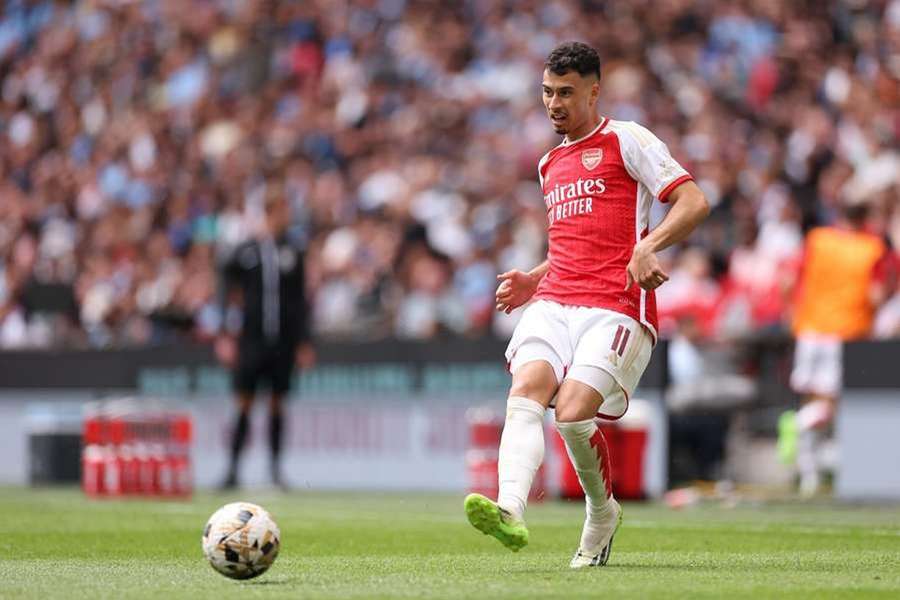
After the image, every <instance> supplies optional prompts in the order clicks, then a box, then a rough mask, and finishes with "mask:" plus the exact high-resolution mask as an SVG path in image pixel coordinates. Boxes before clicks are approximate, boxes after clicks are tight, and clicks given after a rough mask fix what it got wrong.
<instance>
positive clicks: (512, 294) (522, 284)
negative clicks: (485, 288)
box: [496, 259, 550, 314]
mask: <svg viewBox="0 0 900 600" xmlns="http://www.w3.org/2000/svg"><path fill="white" fill-rule="evenodd" d="M549 269H550V261H549V259H548V260H545V261H544V262H542V263H541V264H539V265H538V266H536V267H535V268H533V269H532V270H530V271H528V272H527V273H525V272H523V271H519V270H518V269H513V270H512V271H507V272H506V273H500V274H499V275H497V279H499V280H500V285H498V286H497V293H496V300H497V310H498V311H500V312H505V313H506V314H509V313H511V312H512V311H513V310H515V309H517V308H519V307H520V306H522V305H523V304H525V303H526V302H528V301H529V300H530V299H531V297H532V296H534V293H535V292H536V291H537V288H538V284H539V283H540V282H541V279H543V277H544V275H546V274H547V271H548V270H549Z"/></svg>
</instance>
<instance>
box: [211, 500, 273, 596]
mask: <svg viewBox="0 0 900 600" xmlns="http://www.w3.org/2000/svg"><path fill="white" fill-rule="evenodd" d="M202 543H203V554H205V555H206V559H207V560H208V561H209V564H210V565H212V568H213V569H215V570H216V571H218V572H219V573H221V574H222V575H224V576H226V577H231V578H232V579H250V578H251V577H256V576H257V575H262V574H263V573H265V572H266V571H267V570H268V569H269V567H271V566H272V563H273V562H275V558H276V557H277V556H278V550H279V549H280V547H281V532H280V531H279V530H278V525H276V524H275V521H274V520H272V517H271V516H270V515H269V513H268V512H266V510H265V509H263V508H262V507H261V506H257V505H256V504H250V503H249V502H232V503H231V504H226V505H225V506H223V507H222V508H220V509H219V510H217V511H216V512H214V513H213V515H212V516H211V517H210V518H209V521H207V522H206V527H204V528H203V539H202Z"/></svg>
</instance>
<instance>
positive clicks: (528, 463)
mask: <svg viewBox="0 0 900 600" xmlns="http://www.w3.org/2000/svg"><path fill="white" fill-rule="evenodd" d="M542 89H543V100H544V106H545V107H546V109H547V116H548V117H549V119H550V122H551V123H552V125H553V128H554V130H555V131H556V133H558V134H561V135H563V136H565V137H564V139H563V141H562V143H561V144H560V145H559V146H557V147H556V148H553V149H552V150H550V152H548V153H547V154H546V155H545V156H544V157H543V158H542V159H541V161H540V163H539V164H538V174H539V179H540V184H541V190H542V192H543V196H544V203H545V205H546V209H547V219H548V221H549V226H548V235H549V252H548V254H547V260H546V261H544V262H543V263H542V264H540V265H538V266H537V267H535V268H534V269H532V270H531V271H529V272H527V273H526V272H522V271H518V270H513V271H509V272H506V273H503V274H501V275H499V276H498V279H499V280H500V281H501V283H500V284H499V287H498V288H497V294H496V296H497V310H499V311H503V312H506V313H509V312H510V311H512V310H514V309H516V308H518V307H520V306H522V305H524V304H525V303H527V302H529V301H530V300H535V302H533V303H532V304H531V305H530V306H529V307H528V308H527V309H526V310H525V312H524V314H523V315H522V319H521V321H520V322H519V324H518V326H517V327H516V329H515V331H514V332H513V336H512V339H511V341H510V343H509V347H508V349H507V351H506V358H507V360H508V362H509V366H510V372H511V373H512V386H511V388H510V392H509V398H508V399H507V404H506V406H507V409H506V424H505V427H504V429H503V436H502V438H501V441H500V455H499V467H498V470H499V480H500V489H499V497H498V498H497V501H496V502H494V501H492V500H490V499H488V498H485V497H484V496H481V495H478V494H471V495H469V496H468V497H467V498H466V501H465V510H466V514H467V516H468V519H469V521H470V522H471V523H472V525H473V526H475V527H476V528H477V529H479V530H480V531H481V532H483V533H485V534H489V535H492V536H494V537H496V538H497V539H498V540H499V541H500V542H501V543H502V544H503V545H504V546H506V547H507V548H509V549H511V550H513V551H517V550H519V549H520V548H522V547H524V546H525V545H526V544H527V543H528V529H527V528H526V526H525V520H524V516H525V505H526V501H527V498H528V492H529V489H530V488H531V483H532V479H533V478H534V474H535V472H536V471H537V469H538V467H539V466H540V464H541V462H542V461H543V458H544V434H543V418H544V411H545V410H546V409H547V408H548V407H550V406H555V409H556V426H557V428H558V430H559V433H560V434H561V435H562V437H563V439H564V440H565V443H566V449H567V451H568V454H569V458H570V459H571V461H572V464H573V466H574V467H575V470H576V472H577V473H578V478H579V480H580V481H581V486H582V487H583V488H584V493H585V497H586V504H587V507H586V511H587V517H586V519H585V522H584V529H583V531H582V534H581V541H580V543H579V546H578V550H577V551H576V552H575V556H574V558H573V559H572V562H571V565H570V566H571V567H572V568H576V569H577V568H581V567H586V566H602V565H604V564H606V562H607V560H608V559H609V552H610V548H611V546H612V539H613V535H614V534H615V532H616V529H617V528H618V526H619V523H620V522H621V517H622V509H621V508H620V507H619V504H618V503H617V502H616V500H615V499H614V498H613V496H612V490H611V487H610V470H609V469H610V467H609V456H608V452H607V448H606V441H605V440H604V438H603V434H602V433H601V431H600V429H599V428H598V427H597V424H596V422H595V421H594V419H595V417H596V416H598V415H602V416H605V417H607V418H611V419H616V418H619V417H621V416H622V415H623V414H624V413H625V411H626V409H627V408H628V397H629V395H630V394H631V393H632V392H633V391H634V389H635V387H636V386H637V383H638V380H639V379H640V377H641V375H642V374H643V372H644V369H645V368H646V367H647V363H648V362H649V360H650V352H651V350H652V348H653V345H654V344H655V342H656V335H657V334H656V330H657V324H656V300H655V297H654V292H653V290H654V289H655V288H657V287H659V286H660V285H662V284H663V283H664V282H665V281H666V280H668V275H667V274H666V273H665V272H664V271H663V269H662V268H661V267H660V264H659V261H658V259H657V256H656V253H657V252H658V251H660V250H662V249H664V248H667V247H669V246H671V245H672V244H675V243H677V242H679V241H681V240H683V239H685V238H686V237H687V236H688V235H689V234H690V233H691V231H692V230H693V229H694V228H695V227H696V226H697V225H698V224H699V223H700V222H701V221H702V220H703V219H704V218H705V217H706V215H707V214H708V212H709V206H708V204H707V201H706V199H705V197H704V196H703V193H702V192H701V191H700V189H699V188H698V187H697V185H696V184H695V183H694V182H693V180H692V178H691V176H690V175H689V174H688V173H687V171H685V170H684V169H683V168H682V167H681V165H679V164H678V163H677V162H676V161H675V160H674V159H673V158H672V156H671V155H670V154H669V150H668V149H667V148H666V145H665V144H664V143H663V142H661V141H660V140H659V139H658V138H657V137H656V136H654V135H653V134H652V133H650V131H648V130H647V129H645V128H644V127H642V126H640V125H638V124H636V123H633V122H621V121H614V120H611V119H609V118H607V117H601V116H599V115H598V114H597V109H596V104H597V97H598V94H599V91H600V58H599V56H598V55H597V52H596V51H595V50H594V49H593V48H591V47H590V46H587V45H585V44H582V43H579V42H572V43H565V44H562V45H560V46H558V47H557V48H556V49H554V50H553V52H551V53H550V56H549V57H548V58H547V62H546V64H545V69H544V73H543V83H542ZM654 198H657V199H659V200H660V201H661V202H668V203H669V204H671V205H672V208H671V209H670V210H669V213H668V215H667V216H666V218H665V219H664V220H663V222H662V223H661V224H660V225H659V226H658V227H657V228H656V229H654V230H653V231H652V232H651V231H649V227H648V220H649V211H650V203H651V202H652V201H653V199H654Z"/></svg>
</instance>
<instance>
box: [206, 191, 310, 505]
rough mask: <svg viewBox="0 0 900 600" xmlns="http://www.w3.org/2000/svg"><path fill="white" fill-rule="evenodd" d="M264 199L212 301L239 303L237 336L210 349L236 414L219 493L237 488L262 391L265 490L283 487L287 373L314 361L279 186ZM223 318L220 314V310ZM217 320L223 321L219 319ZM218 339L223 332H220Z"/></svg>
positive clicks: (298, 263)
mask: <svg viewBox="0 0 900 600" xmlns="http://www.w3.org/2000/svg"><path fill="white" fill-rule="evenodd" d="M266 188H267V189H266V193H265V197H264V202H263V204H264V206H265V213H266V214H265V227H264V228H263V232H262V233H261V234H260V235H258V236H256V238H254V239H252V240H249V241H247V242H244V243H243V244H241V245H239V246H238V247H237V248H236V249H235V250H234V252H233V253H232V255H231V256H230V258H229V259H228V261H227V262H226V263H225V265H224V268H223V269H222V279H221V282H222V284H221V286H220V301H221V306H222V308H223V309H224V308H225V306H226V304H227V302H228V298H229V296H230V293H231V292H232V291H233V290H235V289H238V290H240V292H241V295H242V301H243V320H242V327H241V332H240V335H239V336H238V339H237V340H236V341H235V340H234V338H232V337H231V336H230V335H228V334H227V333H223V334H222V335H220V336H219V339H218V340H217V341H216V353H217V354H218V356H219V359H220V360H221V361H222V362H223V363H224V364H226V365H227V366H229V367H230V368H232V369H233V387H234V390H235V394H236V397H237V407H238V414H237V418H236V421H235V424H234V429H233V432H232V438H231V456H230V463H229V467H228V474H227V476H226V478H225V481H224V482H223V484H222V487H223V488H224V489H230V488H234V487H236V486H237V485H238V463H239V460H240V456H241V452H242V450H243V448H244V445H245V442H246V439H247V433H248V430H249V421H250V409H251V407H252V405H253V399H254V396H255V394H256V390H257V388H258V387H259V384H260V383H261V382H263V381H265V382H267V383H268V387H269V388H270V390H271V396H270V402H269V447H270V450H271V463H270V466H271V476H272V482H273V483H274V484H275V485H276V486H279V487H284V481H283V479H282V476H281V470H280V458H281V445H282V435H283V416H282V412H283V411H282V401H283V399H284V397H285V395H286V394H287V392H288V391H289V389H290V382H291V375H292V374H293V370H294V365H297V366H299V367H301V368H307V367H310V366H311V365H312V363H313V362H314V360H315V353H314V351H313V348H312V345H311V343H310V331H309V305H308V303H307V300H306V291H305V278H304V268H303V260H304V255H303V252H302V251H301V249H300V248H299V247H297V245H296V244H294V243H292V242H291V241H290V240H289V239H288V236H287V235H286V232H287V228H288V225H289V224H290V218H291V217H290V206H289V204H288V202H287V199H286V198H285V195H284V189H283V187H281V186H280V185H275V184H271V183H270V184H268V185H267V186H266ZM223 315H224V310H223ZM223 320H224V319H223ZM222 331H223V332H224V331H225V328H224V327H223V329H222Z"/></svg>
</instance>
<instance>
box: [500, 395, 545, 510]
mask: <svg viewBox="0 0 900 600" xmlns="http://www.w3.org/2000/svg"><path fill="white" fill-rule="evenodd" d="M544 410H545V409H544V407H543V406H542V405H541V404H540V403H539V402H535V401H534V400H529V399H528V398H523V397H521V396H510V397H509V398H508V399H507V401H506V424H505V425H504V426H503V436H502V437H501V438H500V455H499V457H498V461H497V475H498V476H499V480H500V493H499V495H498V496H497V504H498V505H499V506H500V508H502V509H503V510H506V511H508V512H510V513H512V515H513V517H515V518H516V519H518V520H522V519H523V518H524V516H525V505H526V504H527V503H528V492H529V491H530V490H531V482H532V481H533V480H534V474H535V473H536V472H537V470H538V468H539V467H540V466H541V462H543V460H544Z"/></svg>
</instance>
